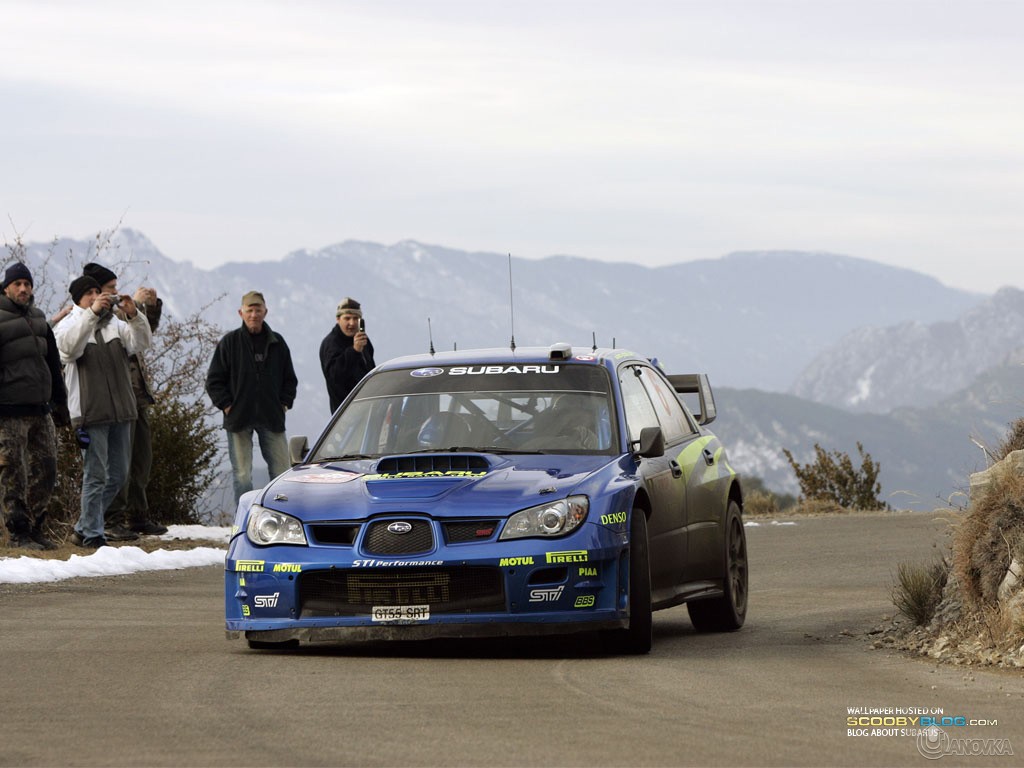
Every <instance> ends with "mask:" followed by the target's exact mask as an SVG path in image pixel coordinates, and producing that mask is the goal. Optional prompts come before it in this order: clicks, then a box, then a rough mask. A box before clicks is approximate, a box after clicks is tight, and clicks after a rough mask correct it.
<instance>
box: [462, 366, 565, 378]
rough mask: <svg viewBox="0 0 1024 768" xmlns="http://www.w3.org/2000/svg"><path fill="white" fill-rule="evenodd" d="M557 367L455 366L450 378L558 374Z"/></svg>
mask: <svg viewBox="0 0 1024 768" xmlns="http://www.w3.org/2000/svg"><path fill="white" fill-rule="evenodd" d="M558 370H559V366H557V365H453V366H452V367H451V368H449V369H448V375H449V376H488V375H491V374H502V373H558Z"/></svg>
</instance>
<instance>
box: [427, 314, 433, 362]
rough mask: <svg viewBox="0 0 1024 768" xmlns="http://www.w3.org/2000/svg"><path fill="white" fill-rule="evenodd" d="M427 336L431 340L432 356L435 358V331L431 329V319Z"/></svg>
mask: <svg viewBox="0 0 1024 768" xmlns="http://www.w3.org/2000/svg"><path fill="white" fill-rule="evenodd" d="M427 336H428V337H429V338H430V356H431V357H433V356H434V331H433V330H432V329H431V328H430V318H429V317H428V318H427Z"/></svg>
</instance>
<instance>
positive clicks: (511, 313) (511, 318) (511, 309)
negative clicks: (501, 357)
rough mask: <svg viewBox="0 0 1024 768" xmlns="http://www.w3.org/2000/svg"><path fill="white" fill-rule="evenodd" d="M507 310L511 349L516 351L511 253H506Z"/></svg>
mask: <svg viewBox="0 0 1024 768" xmlns="http://www.w3.org/2000/svg"><path fill="white" fill-rule="evenodd" d="M508 312H509V325H511V327H512V351H513V352H515V351H516V310H515V305H514V304H513V302H512V254H511V253H510V254H509V255H508Z"/></svg>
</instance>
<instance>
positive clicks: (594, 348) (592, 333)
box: [590, 331, 597, 352]
mask: <svg viewBox="0 0 1024 768" xmlns="http://www.w3.org/2000/svg"><path fill="white" fill-rule="evenodd" d="M590 336H591V339H592V340H593V341H592V344H593V346H592V347H591V348H590V351H591V352H597V331H591V332H590Z"/></svg>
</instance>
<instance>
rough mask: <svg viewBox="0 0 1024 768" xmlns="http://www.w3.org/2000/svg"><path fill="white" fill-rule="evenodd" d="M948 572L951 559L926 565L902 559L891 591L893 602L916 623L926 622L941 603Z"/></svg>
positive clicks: (922, 624)
mask: <svg viewBox="0 0 1024 768" xmlns="http://www.w3.org/2000/svg"><path fill="white" fill-rule="evenodd" d="M948 576H949V563H947V562H946V561H945V560H936V561H935V562H932V563H930V564H927V565H920V564H916V565H914V564H910V563H900V564H899V565H898V566H897V568H896V584H895V586H893V588H892V593H891V595H892V602H893V605H895V606H896V608H897V610H899V612H900V613H902V614H903V615H904V616H906V617H907V618H908V619H910V620H911V621H913V622H914V624H916V625H917V626H919V627H921V626H924V625H925V624H927V623H928V622H929V621H931V620H932V616H934V615H935V609H936V608H938V607H939V602H941V600H942V590H943V589H944V588H945V586H946V579H947V577H948Z"/></svg>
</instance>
